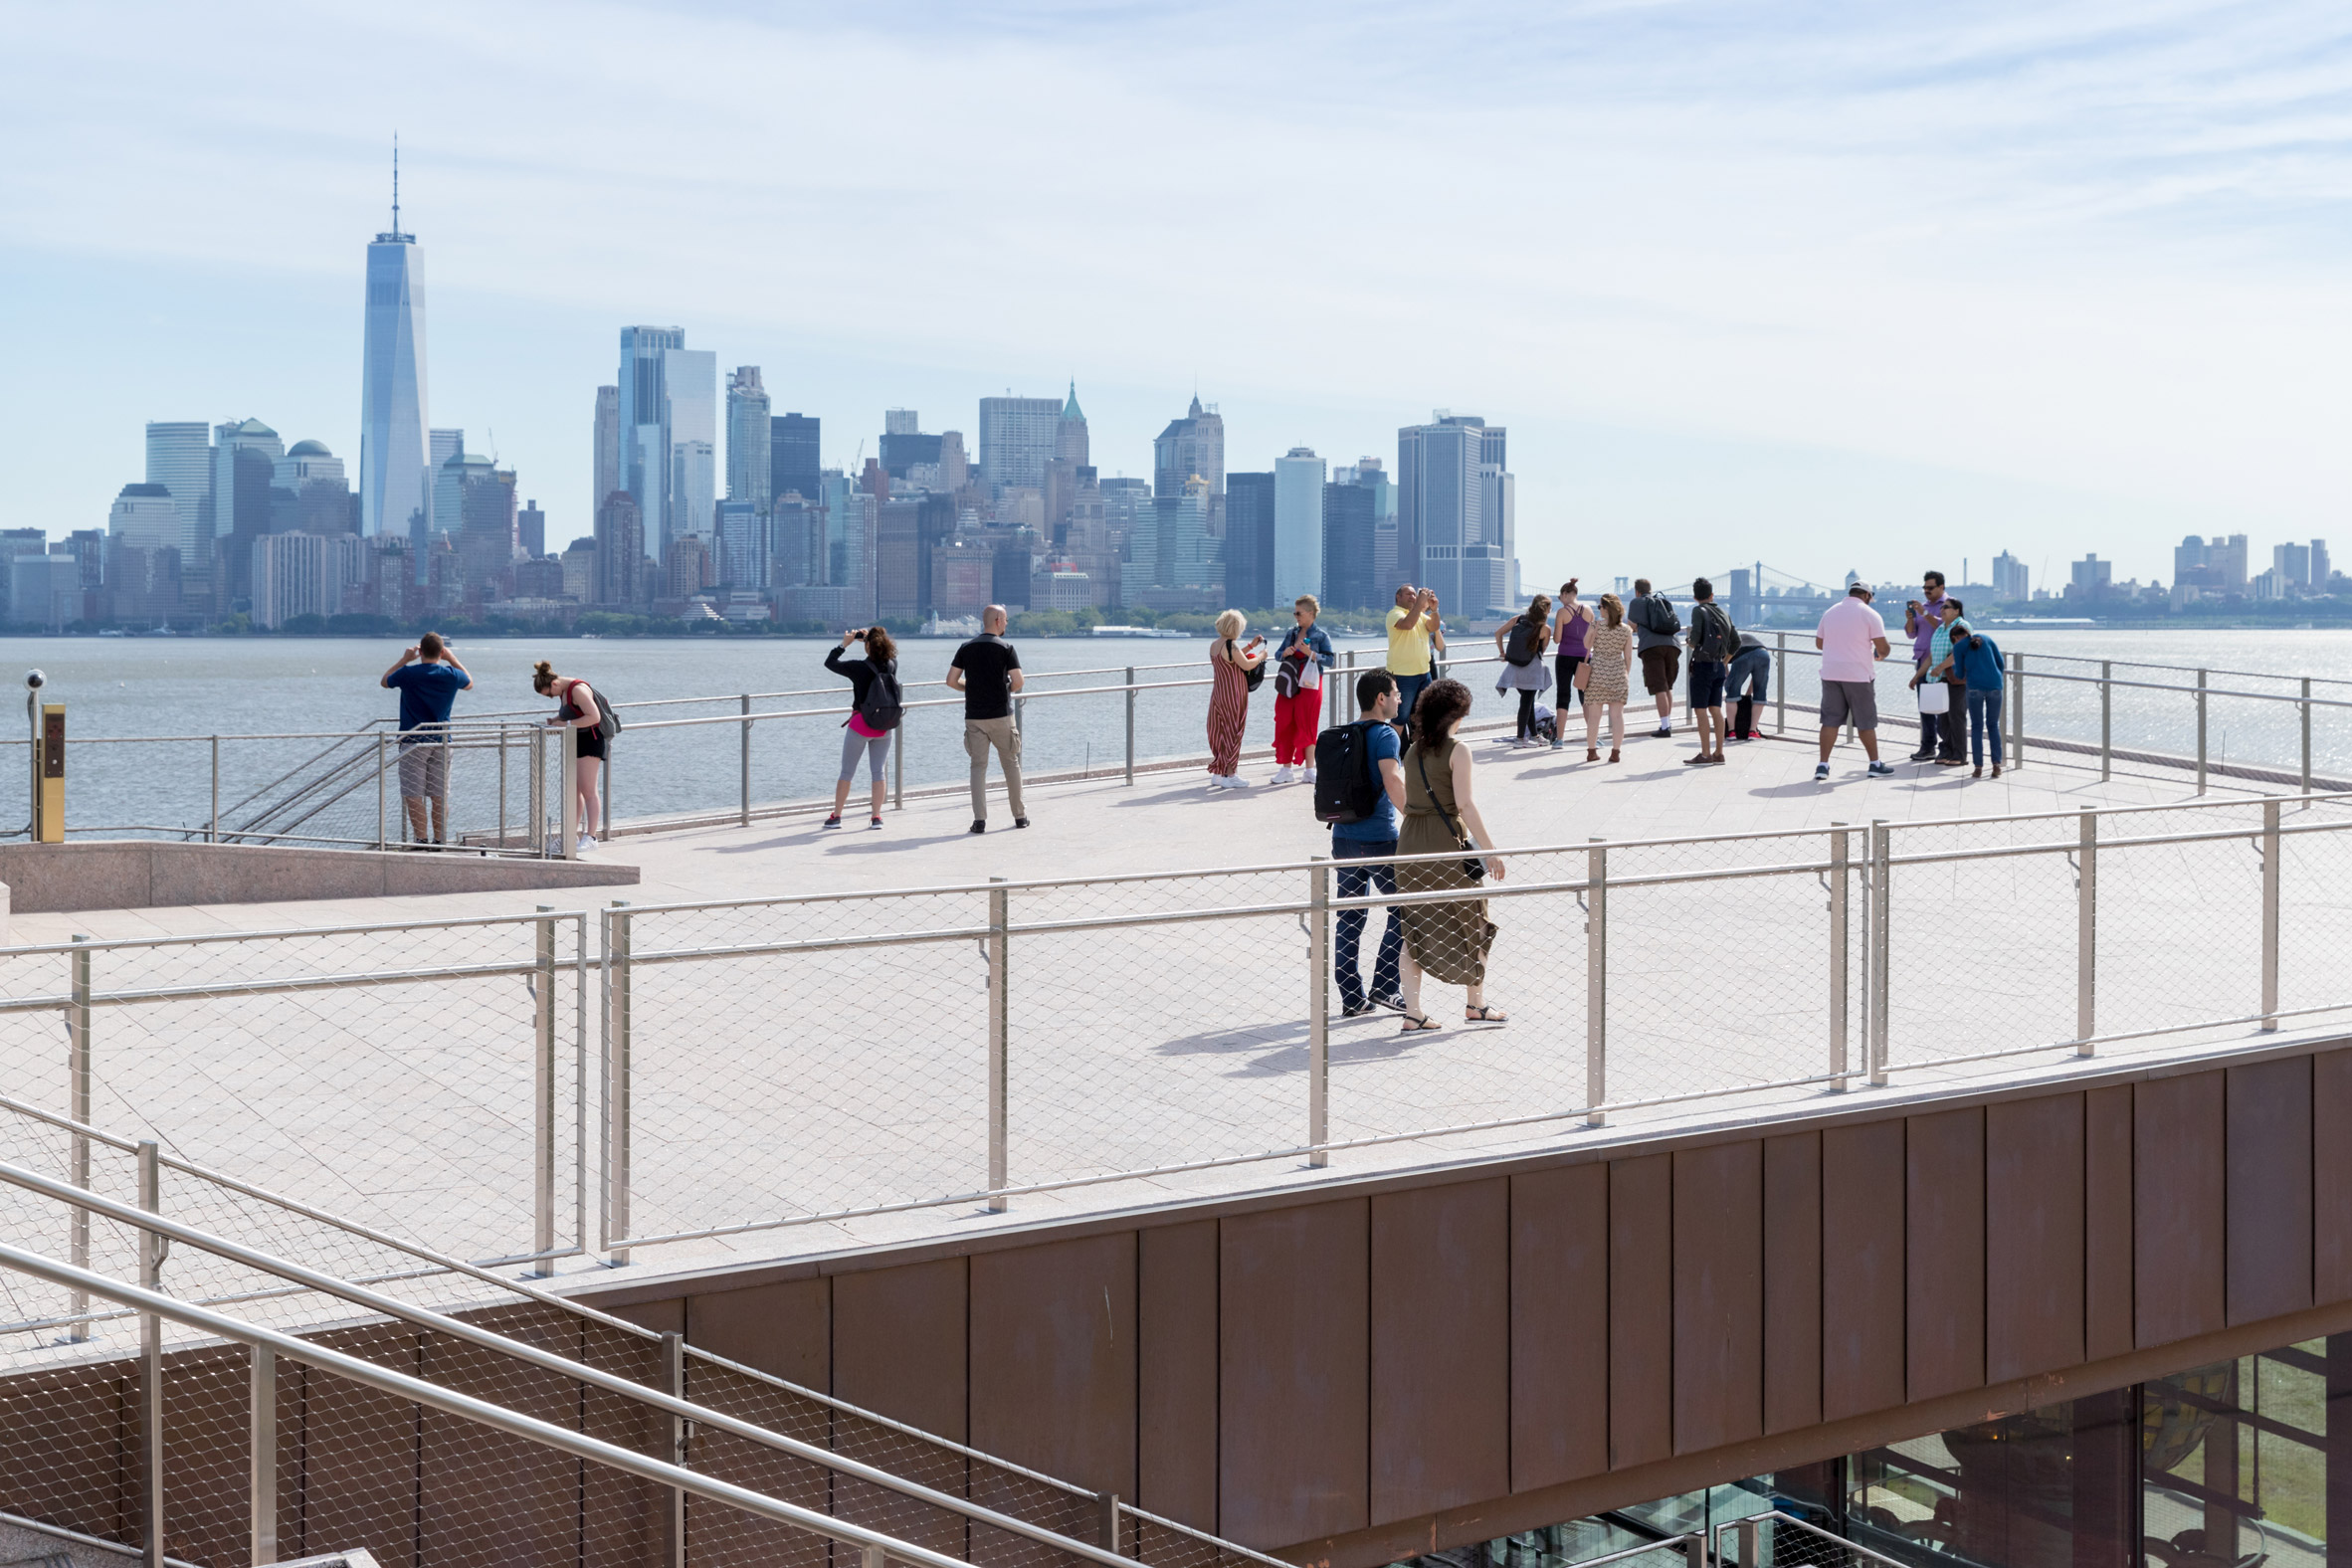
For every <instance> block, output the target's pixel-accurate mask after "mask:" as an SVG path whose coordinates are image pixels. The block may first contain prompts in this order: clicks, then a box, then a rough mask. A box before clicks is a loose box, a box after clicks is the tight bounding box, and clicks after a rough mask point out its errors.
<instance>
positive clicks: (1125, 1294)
mask: <svg viewBox="0 0 2352 1568" xmlns="http://www.w3.org/2000/svg"><path fill="white" fill-rule="evenodd" d="M972 1447H974V1448H976V1449H978V1450H980V1451H981V1452H982V1453H983V1454H992V1455H995V1456H996V1457H997V1458H999V1459H1007V1460H1011V1461H1012V1462H1013V1463H1014V1464H1016V1465H1026V1466H1028V1467H1029V1468H1030V1469H1032V1470H1043V1471H1045V1472H1046V1473H1047V1474H1049V1475H1052V1476H1055V1477H1057V1478H1058V1479H1061V1480H1066V1481H1071V1482H1074V1483H1076V1484H1077V1485H1080V1486H1083V1487H1085V1488H1086V1489H1087V1490H1089V1491H1115V1492H1117V1493H1118V1494H1119V1495H1120V1496H1122V1497H1132V1496H1134V1495H1135V1233H1134V1232H1132V1231H1117V1232H1113V1233H1112V1234H1110V1235H1108V1236H1095V1237H1088V1238H1085V1239H1083V1240H1079V1241H1072V1242H1056V1243H1051V1244H1048V1245H1046V1246H1041V1247H1024V1248H1022V1249H1020V1250H1019V1251H1017V1252H1004V1253H982V1254H980V1255H979V1256H977V1257H975V1258H974V1259H973V1260H972ZM986 1473H987V1472H986V1471H982V1472H981V1476H975V1477H974V1484H975V1485H976V1486H977V1485H979V1484H980V1481H981V1477H982V1476H985V1474H986ZM975 1495H977V1496H978V1497H979V1500H980V1501H982V1502H986V1503H989V1504H990V1505H991V1506H997V1507H1002V1506H1005V1505H1006V1502H1007V1501H1009V1499H997V1498H992V1497H990V1496H988V1495H986V1494H985V1492H976V1493H975ZM1064 1527H1065V1528H1072V1529H1076V1528H1079V1527H1080V1524H1079V1521H1078V1520H1077V1519H1076V1518H1075V1517H1074V1518H1073V1519H1072V1520H1071V1521H1069V1523H1067V1524H1066V1525H1065V1526H1064Z"/></svg>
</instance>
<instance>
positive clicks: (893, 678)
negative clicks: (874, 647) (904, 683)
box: [858, 665, 906, 734]
mask: <svg viewBox="0 0 2352 1568" xmlns="http://www.w3.org/2000/svg"><path fill="white" fill-rule="evenodd" d="M905 711H906V706H905V702H904V699H903V697H902V696H901V694H900V692H899V690H898V673H897V670H896V668H895V666H892V667H888V668H885V667H883V666H880V665H878V666H876V667H875V671H874V679H873V680H872V681H869V682H867V683H866V700H865V701H863V702H860V703H859V704H858V716H859V717H860V718H862V719H864V720H866V727H867V728H868V729H879V730H881V731H882V733H884V734H888V733H889V732H890V731H891V730H893V729H896V728H897V727H898V720H899V719H900V718H901V717H903V716H904V714H905Z"/></svg>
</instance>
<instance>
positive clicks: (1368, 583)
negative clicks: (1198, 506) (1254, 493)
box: [1225, 469, 1395, 610]
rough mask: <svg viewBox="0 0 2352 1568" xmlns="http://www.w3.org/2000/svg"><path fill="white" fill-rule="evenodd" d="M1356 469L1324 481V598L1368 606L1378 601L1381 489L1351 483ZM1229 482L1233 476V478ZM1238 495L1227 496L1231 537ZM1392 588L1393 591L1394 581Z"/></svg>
mask: <svg viewBox="0 0 2352 1568" xmlns="http://www.w3.org/2000/svg"><path fill="white" fill-rule="evenodd" d="M1356 472H1357V471H1356V470H1354V469H1341V470H1340V471H1339V473H1340V474H1341V475H1342V476H1343V478H1340V479H1336V480H1333V481H1332V482H1331V483H1330V484H1328V485H1325V486H1324V487H1323V588H1322V598H1323V603H1324V605H1325V606H1326V607H1327V608H1330V609H1337V610H1368V609H1370V608H1372V607H1373V606H1374V605H1376V604H1378V603H1379V602H1380V601H1379V597H1378V595H1377V593H1376V591H1375V588H1374V584H1376V583H1377V582H1379V580H1380V577H1379V548H1380V543H1379V541H1380V534H1379V529H1378V527H1377V517H1376V515H1375V509H1376V507H1377V506H1378V504H1379V496H1378V492H1377V491H1376V490H1373V489H1371V488H1370V487H1368V486H1364V485H1358V484H1355V483H1353V479H1354V476H1355V474H1356ZM1229 483H1230V482H1229ZM1233 518H1234V496H1233V493H1232V492H1231V491H1230V490H1229V491H1228V492H1227V493H1226V497H1225V532H1226V537H1227V538H1229V539H1230V538H1232V537H1233ZM1390 591H1391V592H1394V591H1395V590H1394V587H1393V585H1392V587H1391V590H1390Z"/></svg>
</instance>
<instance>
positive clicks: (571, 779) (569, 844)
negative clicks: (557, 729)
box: [555, 724, 590, 861]
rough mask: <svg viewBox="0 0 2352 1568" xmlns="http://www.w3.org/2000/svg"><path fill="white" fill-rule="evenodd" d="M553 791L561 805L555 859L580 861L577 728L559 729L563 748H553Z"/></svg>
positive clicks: (574, 726)
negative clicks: (554, 790) (561, 732)
mask: <svg viewBox="0 0 2352 1568" xmlns="http://www.w3.org/2000/svg"><path fill="white" fill-rule="evenodd" d="M555 787H556V789H557V790H558V791H559V792H560V795H561V799H562V801H563V817H562V825H561V827H559V828H558V829H557V830H556V831H557V838H556V841H555V852H556V855H557V857H558V858H560V859H562V860H567V861H576V860H578V859H579V858H580V830H581V828H582V827H583V826H590V825H588V824H583V823H582V822H581V821H580V726H579V725H577V724H566V725H564V726H563V744H562V745H560V746H558V747H557V748H556V776H555Z"/></svg>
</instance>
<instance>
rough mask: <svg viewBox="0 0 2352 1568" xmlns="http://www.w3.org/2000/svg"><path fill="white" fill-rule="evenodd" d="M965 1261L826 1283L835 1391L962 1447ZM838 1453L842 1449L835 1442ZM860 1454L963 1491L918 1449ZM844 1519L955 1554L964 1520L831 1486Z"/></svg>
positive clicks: (853, 1487)
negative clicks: (916, 1468) (830, 1298)
mask: <svg viewBox="0 0 2352 1568" xmlns="http://www.w3.org/2000/svg"><path fill="white" fill-rule="evenodd" d="M967 1277H968V1276H967V1272H966V1260H964V1259H962V1258H941V1259H937V1260H934V1261H932V1262H930V1263H920V1264H905V1265H901V1266H899V1267H897V1268H894V1269H873V1270H866V1271H862V1272H860V1273H856V1274H836V1275H835V1276H834V1279H833V1392H834V1393H835V1394H836V1395H837V1396H839V1397H840V1398H842V1399H845V1400H848V1401H849V1402H850V1403H851V1404H853V1405H858V1406H862V1407H864V1408H865V1409H867V1410H871V1411H873V1412H875V1413H876V1414H877V1415H882V1416H887V1417H889V1418H890V1419H891V1420H893V1421H902V1422H905V1423H906V1424H907V1425H908V1426H910V1427H913V1428H915V1429H917V1430H918V1431H922V1432H928V1433H930V1434H932V1435H933V1436H935V1437H942V1438H948V1439H951V1440H953V1441H955V1442H957V1443H961V1442H963V1441H965V1412H966V1409H967V1399H968V1395H967V1389H968V1384H967V1382H966V1376H965V1369H966V1366H967V1359H966V1358H967V1354H968V1349H969V1340H968V1338H967V1325H968V1322H969V1310H970V1303H969V1294H968V1290H967ZM836 1446H837V1447H840V1446H841V1445H840V1444H839V1442H838V1440H837V1444H836ZM857 1457H858V1458H860V1459H862V1460H865V1461H866V1462H867V1463H868V1464H872V1465H878V1466H881V1467H882V1468H883V1469H885V1470H890V1469H898V1468H901V1467H905V1468H908V1470H909V1472H910V1473H911V1472H912V1467H914V1466H917V1465H920V1466H921V1467H922V1473H923V1474H924V1475H925V1478H926V1480H927V1481H928V1483H929V1484H930V1485H932V1486H933V1487H935V1488H936V1489H938V1490H941V1491H948V1492H955V1493H959V1494H960V1493H961V1492H962V1491H963V1489H964V1481H963V1478H962V1477H961V1476H960V1475H956V1476H945V1475H941V1474H939V1473H938V1472H937V1471H938V1467H937V1466H936V1464H935V1463H934V1462H933V1461H932V1459H931V1456H930V1454H929V1452H928V1451H927V1450H925V1449H924V1448H923V1446H922V1445H919V1444H916V1443H914V1442H913V1441H912V1440H910V1439H892V1438H888V1437H873V1438H870V1439H868V1440H866V1441H865V1442H863V1443H862V1444H861V1446H860V1449H859V1451H858V1455H857ZM834 1511H835V1512H836V1513H837V1514H838V1515H839V1516H841V1517H843V1518H847V1519H853V1520H856V1521H857V1522H859V1523H861V1524H867V1525H871V1526H874V1527H875V1528H878V1529H882V1530H886V1531H888V1532H890V1533H892V1534H896V1535H899V1536H900V1537H901V1538H902V1539H909V1540H912V1541H913V1542H915V1544H917V1545H921V1546H928V1547H931V1548H932V1549H933V1550H936V1551H943V1552H947V1553H949V1554H950V1555H953V1556H961V1555H962V1554H963V1552H964V1550H965V1541H964V1528H963V1522H962V1520H961V1518H960V1517H958V1516H957V1515H953V1514H949V1513H947V1512H945V1511H944V1510H941V1509H938V1508H932V1507H927V1506H922V1505H918V1504H914V1503H909V1502H907V1501H906V1500H905V1499H903V1498H901V1497H899V1496H898V1495H896V1494H895V1493H892V1492H888V1491H884V1490H882V1488H880V1487H876V1486H873V1485H870V1484H869V1483H867V1482H865V1481H857V1480H841V1481H837V1482H836V1483H835V1486H834Z"/></svg>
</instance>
